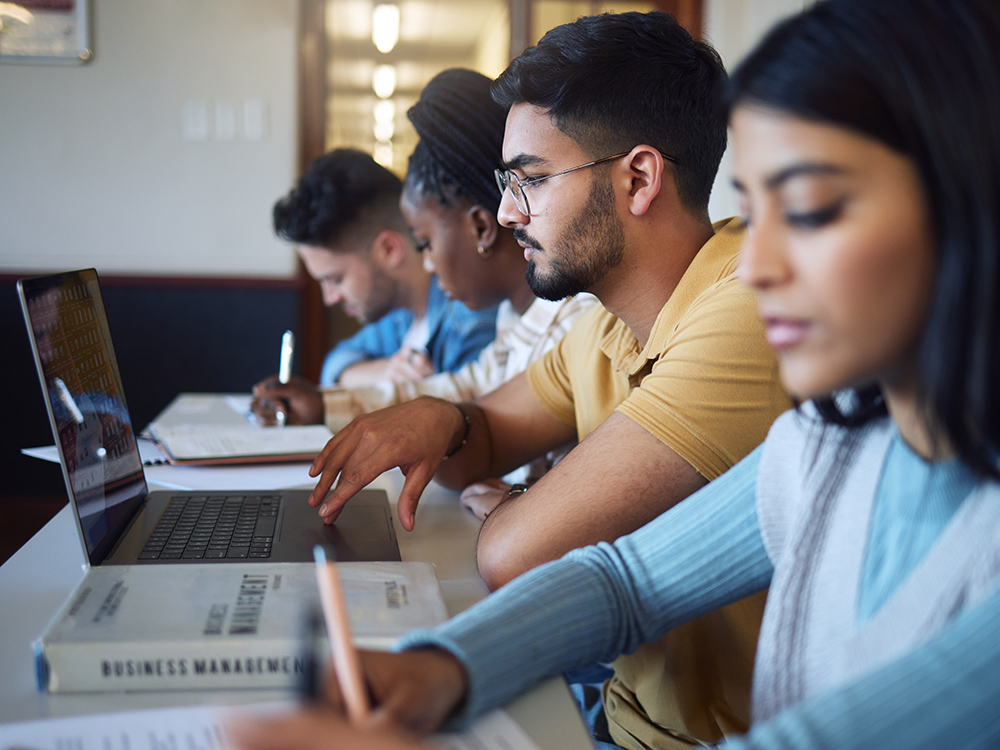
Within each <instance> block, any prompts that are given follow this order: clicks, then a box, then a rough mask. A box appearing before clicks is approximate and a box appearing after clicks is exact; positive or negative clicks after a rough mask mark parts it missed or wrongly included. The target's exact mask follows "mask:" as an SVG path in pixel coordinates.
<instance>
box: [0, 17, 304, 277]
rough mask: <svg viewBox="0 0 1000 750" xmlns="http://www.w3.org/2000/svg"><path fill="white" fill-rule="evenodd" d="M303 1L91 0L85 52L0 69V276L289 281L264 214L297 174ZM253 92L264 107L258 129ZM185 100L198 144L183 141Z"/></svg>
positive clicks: (288, 260)
mask: <svg viewBox="0 0 1000 750" xmlns="http://www.w3.org/2000/svg"><path fill="white" fill-rule="evenodd" d="M297 7H298V4H297V2H296V0H91V10H92V23H93V36H92V45H93V49H94V58H93V61H92V62H90V63H88V64H86V65H82V66H58V67H47V66H34V65H32V66H25V65H17V66H15V65H2V66H0V272H4V273H16V272H21V271H38V270H57V269H64V268H71V267H74V268H75V267H82V266H91V265H93V266H96V267H97V268H98V270H99V271H102V272H104V273H106V274H111V273H116V274H137V275H168V276H174V275H179V276H257V277H288V276H290V275H291V274H292V273H293V270H294V267H295V266H294V257H293V254H292V251H291V250H290V249H289V248H288V247H287V246H286V245H285V244H284V243H282V242H280V241H278V240H277V239H275V238H274V236H273V232H272V230H271V225H270V209H271V206H272V204H273V203H274V201H275V200H276V199H277V198H278V197H280V196H281V195H282V194H283V193H285V192H286V191H287V190H288V188H289V187H290V186H291V184H292V182H293V181H294V178H295V168H296V164H295V159H296V138H297V125H296V122H297V120H296V92H297V78H296V75H297V73H296V25H297ZM246 101H251V102H261V103H263V105H264V113H265V118H264V121H265V125H266V129H265V131H264V135H263V138H262V139H261V140H249V139H247V137H246V135H245V133H244V132H243V106H244V102H246ZM191 102H203V103H204V105H205V108H206V109H207V112H208V120H207V124H208V131H209V132H208V135H207V138H206V139H205V140H186V139H185V137H184V127H183V126H184V112H185V107H186V106H188V105H189V103H191ZM216 102H222V103H223V106H224V107H225V106H227V105H231V106H232V107H233V109H234V110H235V113H236V119H235V125H236V135H235V138H234V139H232V140H218V139H216V132H215V126H216V122H215V117H214V115H215V111H216V109H215V105H216Z"/></svg>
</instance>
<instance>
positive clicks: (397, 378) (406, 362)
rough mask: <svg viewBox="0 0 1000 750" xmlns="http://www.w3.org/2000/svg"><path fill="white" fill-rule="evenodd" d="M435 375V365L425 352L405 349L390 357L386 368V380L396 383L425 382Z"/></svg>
mask: <svg viewBox="0 0 1000 750" xmlns="http://www.w3.org/2000/svg"><path fill="white" fill-rule="evenodd" d="M433 374H434V363H433V362H431V360H430V358H429V357H428V356H427V355H426V354H424V353H423V352H418V351H417V350H416V349H410V348H409V347H403V348H402V349H400V350H399V351H398V352H396V353H395V354H393V355H392V356H391V357H389V360H388V361H387V362H386V366H385V378H386V380H391V381H392V382H394V383H406V382H409V381H411V380H423V379H424V378H429V377H430V376H431V375H433Z"/></svg>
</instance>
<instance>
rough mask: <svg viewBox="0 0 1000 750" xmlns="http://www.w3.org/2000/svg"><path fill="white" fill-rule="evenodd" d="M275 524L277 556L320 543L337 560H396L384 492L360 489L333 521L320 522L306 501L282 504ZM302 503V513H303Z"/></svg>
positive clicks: (397, 557) (393, 537) (394, 544)
mask: <svg viewBox="0 0 1000 750" xmlns="http://www.w3.org/2000/svg"><path fill="white" fill-rule="evenodd" d="M284 506H285V509H284V511H283V513H282V517H281V520H280V522H279V524H278V543H277V544H276V545H275V551H276V552H277V553H278V559H279V560H280V558H281V552H280V551H281V550H283V549H299V550H301V549H302V548H303V547H305V548H307V549H312V547H313V546H314V545H317V544H322V545H323V546H324V547H326V549H327V554H328V555H329V556H331V557H332V559H334V560H337V561H339V562H348V561H364V560H399V559H400V556H399V546H398V545H397V544H396V531H395V529H394V528H393V525H392V516H391V510H390V508H389V501H388V498H387V497H386V496H385V493H384V492H378V491H363V492H362V493H359V495H358V496H357V497H355V498H353V499H352V500H349V501H348V502H347V505H345V506H344V509H343V510H342V511H341V513H340V515H339V516H338V517H337V521H336V523H334V524H332V525H329V524H325V523H323V521H322V519H320V517H319V515H318V514H317V513H316V509H315V508H310V507H309V506H308V505H306V504H305V503H302V504H301V505H300V504H299V503H294V502H293V503H288V502H286V503H284ZM303 506H304V509H305V512H303Z"/></svg>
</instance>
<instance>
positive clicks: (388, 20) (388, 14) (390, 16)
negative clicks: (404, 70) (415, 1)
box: [372, 5, 399, 52]
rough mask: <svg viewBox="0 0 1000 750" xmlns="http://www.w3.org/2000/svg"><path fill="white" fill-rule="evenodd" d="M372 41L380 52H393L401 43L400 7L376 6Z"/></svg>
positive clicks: (373, 12) (373, 16)
mask: <svg viewBox="0 0 1000 750" xmlns="http://www.w3.org/2000/svg"><path fill="white" fill-rule="evenodd" d="M372 41H373V42H374V43H375V47H376V48H377V49H378V51H379V52H391V51H392V48H393V47H395V46H396V42H398V41H399V6H398V5H376V6H375V8H374V10H372Z"/></svg>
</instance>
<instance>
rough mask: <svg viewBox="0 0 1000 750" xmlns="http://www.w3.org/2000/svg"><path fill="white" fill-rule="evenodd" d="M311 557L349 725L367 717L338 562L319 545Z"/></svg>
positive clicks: (366, 698)
mask: <svg viewBox="0 0 1000 750" xmlns="http://www.w3.org/2000/svg"><path fill="white" fill-rule="evenodd" d="M313 557H314V558H315V559H316V582H317V583H318V584H319V598H320V603H321V604H322V606H323V619H324V620H326V633H327V636H328V637H329V638H330V652H331V655H332V657H333V670H334V674H336V676H337V684H338V685H339V686H340V692H341V695H343V698H344V705H345V706H346V707H347V718H348V720H350V722H351V723H352V724H360V723H361V722H362V721H363V720H364V719H365V717H366V716H368V710H369V709H368V695H367V691H366V690H365V683H364V680H363V678H362V676H361V660H360V658H359V657H358V652H357V650H356V649H355V648H354V643H353V642H352V641H351V623H350V620H349V619H348V616H347V602H346V601H345V599H344V589H343V587H342V586H341V584H340V574H339V573H338V572H337V564H336V563H333V562H329V561H327V559H326V551H325V550H324V549H323V547H322V545H319V544H317V545H316V546H315V547H313Z"/></svg>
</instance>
